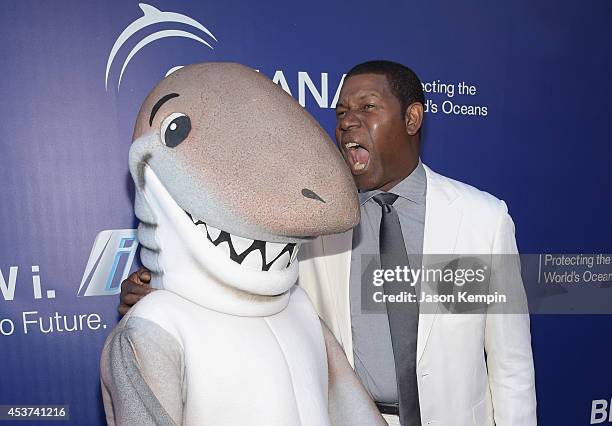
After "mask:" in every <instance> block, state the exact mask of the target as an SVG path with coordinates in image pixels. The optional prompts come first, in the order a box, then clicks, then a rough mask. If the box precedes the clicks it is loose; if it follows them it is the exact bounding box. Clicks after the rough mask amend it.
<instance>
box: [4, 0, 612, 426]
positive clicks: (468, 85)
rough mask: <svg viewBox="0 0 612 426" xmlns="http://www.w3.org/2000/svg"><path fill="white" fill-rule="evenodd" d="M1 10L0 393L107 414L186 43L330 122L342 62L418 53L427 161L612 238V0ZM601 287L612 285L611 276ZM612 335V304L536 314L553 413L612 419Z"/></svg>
mask: <svg viewBox="0 0 612 426" xmlns="http://www.w3.org/2000/svg"><path fill="white" fill-rule="evenodd" d="M0 10H1V15H0V22H1V25H0V52H1V58H2V59H1V62H0V99H1V102H0V119H1V124H0V182H1V183H0V238H1V242H2V244H1V246H0V272H1V273H2V275H1V278H2V279H1V280H0V289H1V297H0V365H1V369H0V404H67V405H69V406H70V420H69V424H75V425H97V424H103V423H104V415H103V409H102V405H101V402H100V401H101V396H100V389H99V375H98V360H99V355H100V351H101V347H102V344H103V342H104V339H105V337H106V335H107V334H108V332H109V331H110V329H111V328H112V327H113V325H114V324H115V323H116V321H117V319H118V315H117V304H118V296H117V292H118V288H119V284H120V282H121V279H122V277H123V276H125V275H126V274H127V273H128V271H129V270H130V268H131V269H134V268H135V267H136V266H137V256H136V257H135V256H134V254H135V252H136V249H137V246H138V243H137V241H136V240H135V238H134V233H133V231H132V229H133V228H135V225H136V223H135V219H134V217H133V214H132V197H133V186H132V183H131V179H130V177H129V175H128V168H127V154H128V149H129V146H130V142H131V135H132V126H133V122H134V119H135V116H136V114H137V112H138V108H139V107H140V104H141V102H142V100H143V99H144V97H145V95H146V94H147V92H148V91H149V90H150V88H151V87H153V85H154V84H155V83H156V82H158V81H159V80H160V79H161V78H163V77H164V75H166V73H168V72H169V71H171V70H172V69H173V68H175V67H177V66H181V65H184V64H188V63H193V62H202V61H237V62H241V63H244V64H246V65H249V66H251V67H253V68H255V69H258V70H260V72H262V73H263V74H265V75H267V76H268V77H270V78H271V79H273V80H274V81H275V82H276V83H278V84H279V85H281V86H282V88H283V89H285V90H286V91H287V92H289V93H290V94H291V95H292V96H294V97H295V98H296V99H298V100H299V102H300V103H301V104H302V105H303V106H305V108H307V109H308V111H310V112H311V113H312V114H313V115H314V116H315V118H317V119H318V120H319V121H320V122H321V123H322V125H323V126H324V127H325V128H326V130H328V131H329V132H330V134H333V133H332V132H333V128H334V121H335V117H334V106H335V103H336V100H337V96H338V92H339V88H340V86H341V82H342V78H343V73H344V72H346V70H348V69H349V68H350V67H351V66H352V65H354V64H356V63H358V62H362V61H365V60H369V59H378V58H385V59H391V60H395V61H399V62H402V63H404V64H407V65H409V66H410V67H412V68H414V69H415V70H416V71H417V73H418V74H419V75H420V77H421V79H422V81H423V83H424V88H425V91H426V97H427V105H426V110H427V113H426V120H425V125H424V131H423V135H424V152H423V158H424V161H425V162H426V163H427V164H429V165H430V166H431V167H432V168H433V169H434V170H437V171H438V172H441V173H443V174H445V175H448V176H451V177H453V178H456V179H459V180H462V181H465V182H469V183H471V184H473V185H475V186H477V187H479V188H481V189H484V190H486V191H489V192H491V193H493V194H495V195H497V196H498V197H500V198H502V199H504V200H505V201H506V202H507V203H508V206H509V209H510V213H511V214H512V216H513V218H514V220H515V222H516V230H517V238H518V244H519V249H520V250H521V252H524V253H591V254H593V253H610V252H612V214H611V212H612V201H611V200H612V179H611V177H612V172H611V169H612V168H611V160H612V149H611V148H610V144H611V143H612V124H611V123H612V107H611V106H610V105H611V102H612V83H611V79H612V47H611V45H612V43H611V42H612V2H610V1H608V0H605V1H603V0H602V1H595V0H594V1H589V2H570V1H562V2H558V1H535V2H534V1H527V0H517V1H512V2H486V1H475V0H468V1H463V2H453V1H432V2H416V1H397V0H395V1H379V2H369V1H364V0H353V1H351V2H339V1H338V2H328V1H319V0H317V1H308V2H281V1H275V0H272V1H260V2H248V1H244V0H243V1H238V0H224V1H212V0H211V1H197V2H196V1H193V2H187V1H171V0H155V1H153V0H151V1H150V2H148V3H140V4H139V3H138V2H136V1H53V2H50V1H23V0H22V1H16V0H15V1H9V0H5V1H2V2H1V3H0ZM254 113H265V109H263V108H262V110H260V111H254ZM247 149H248V147H247ZM601 297H602V298H603V299H606V298H607V300H608V301H609V302H608V303H609V304H610V305H612V290H607V291H606V290H605V289H603V288H602V290H601ZM611 335H612V317H611V316H609V315H571V314H570V313H569V312H568V313H567V314H558V315H533V316H532V336H533V350H534V357H535V367H536V384H537V397H538V417H539V423H540V424H542V425H572V426H573V425H585V424H599V423H604V424H607V423H610V422H612V417H608V414H609V412H612V410H609V405H610V404H611V399H612V368H611V365H612V364H611V362H610V360H611V359H612V339H611V338H610V336H611Z"/></svg>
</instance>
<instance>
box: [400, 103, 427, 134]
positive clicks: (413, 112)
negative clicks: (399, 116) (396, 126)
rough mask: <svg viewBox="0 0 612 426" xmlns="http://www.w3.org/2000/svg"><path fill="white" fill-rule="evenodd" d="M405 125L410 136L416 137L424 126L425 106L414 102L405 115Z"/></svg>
mask: <svg viewBox="0 0 612 426" xmlns="http://www.w3.org/2000/svg"><path fill="white" fill-rule="evenodd" d="M404 123H405V125H406V132H407V133H408V134H409V135H410V136H414V135H416V134H417V133H418V132H419V129H420V128H421V124H423V104H422V103H420V102H414V103H412V104H410V106H408V108H406V114H405V115H404Z"/></svg>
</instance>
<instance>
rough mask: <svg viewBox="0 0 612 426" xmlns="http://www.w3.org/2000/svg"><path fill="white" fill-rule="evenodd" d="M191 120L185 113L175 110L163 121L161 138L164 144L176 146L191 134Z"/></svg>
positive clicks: (171, 146)
mask: <svg viewBox="0 0 612 426" xmlns="http://www.w3.org/2000/svg"><path fill="white" fill-rule="evenodd" d="M190 131H191V120H190V119H189V117H187V116H186V115H185V114H183V113H180V112H174V113H172V114H170V115H169V116H168V117H166V118H164V120H163V121H162V123H161V139H162V142H163V143H164V145H166V146H167V147H170V148H174V147H175V146H177V145H178V144H180V143H181V142H183V141H184V140H185V138H186V137H187V136H188V135H189V132H190Z"/></svg>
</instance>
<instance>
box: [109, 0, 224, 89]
mask: <svg viewBox="0 0 612 426" xmlns="http://www.w3.org/2000/svg"><path fill="white" fill-rule="evenodd" d="M139 6H140V9H141V10H142V12H143V13H144V16H141V17H140V18H138V19H136V20H135V21H134V22H132V23H131V24H130V25H128V26H127V27H126V28H125V29H124V30H123V32H122V33H121V34H120V35H119V37H118V38H117V40H116V41H115V44H114V45H113V48H112V49H111V51H110V54H109V55H108V60H107V62H106V76H105V78H104V86H105V87H106V90H108V77H109V74H110V69H111V66H112V64H113V62H114V60H115V58H116V56H117V53H118V52H119V50H120V49H121V47H122V46H123V45H124V44H125V42H126V41H127V40H128V39H129V38H130V37H132V36H133V35H134V34H136V33H137V32H138V31H140V30H142V29H144V28H146V27H149V26H151V25H155V24H160V23H178V24H184V25H188V26H190V27H192V28H194V29H197V30H200V31H201V32H203V33H204V34H205V35H206V36H207V37H208V38H209V39H212V40H211V42H213V41H214V42H217V38H216V37H215V36H214V35H213V33H211V32H210V31H209V30H208V29H207V28H206V27H205V26H204V25H202V24H201V23H199V22H198V21H196V20H195V19H193V18H190V17H189V16H186V15H182V14H180V13H175V12H162V11H161V10H159V9H157V8H155V7H153V6H151V5H148V4H145V3H140V4H139ZM167 37H183V38H189V39H191V40H195V41H197V42H199V43H201V44H203V45H204V46H207V47H209V48H210V49H212V48H213V47H212V46H211V45H210V43H208V42H207V41H205V40H204V39H202V38H201V37H199V36H197V35H196V34H192V33H191V32H188V31H183V30H161V31H157V32H155V33H153V34H150V35H148V36H146V37H145V38H143V39H142V40H140V41H139V42H138V43H137V44H136V46H134V48H132V50H131V51H130V53H129V54H128V55H127V57H126V58H125V61H124V62H123V65H122V66H121V72H120V73H119V81H118V82H117V91H119V88H120V87H121V79H122V78H123V74H124V72H125V69H126V68H127V66H128V64H129V63H130V60H131V59H132V58H133V57H134V55H136V53H138V51H140V50H141V49H142V48H143V47H145V46H147V45H148V44H151V43H153V42H154V41H157V40H160V39H162V38H167ZM178 68H180V67H176V68H173V69H171V70H170V71H169V72H168V74H169V73H170V72H172V71H174V70H176V69H178Z"/></svg>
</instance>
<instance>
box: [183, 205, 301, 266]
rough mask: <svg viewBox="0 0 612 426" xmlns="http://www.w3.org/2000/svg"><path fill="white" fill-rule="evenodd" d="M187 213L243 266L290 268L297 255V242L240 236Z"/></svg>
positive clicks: (212, 239) (211, 239)
mask: <svg viewBox="0 0 612 426" xmlns="http://www.w3.org/2000/svg"><path fill="white" fill-rule="evenodd" d="M185 213H186V214H187V216H188V217H189V219H191V221H192V222H193V224H194V225H195V226H196V228H198V229H199V230H200V232H202V233H203V234H204V235H205V236H206V238H207V239H208V240H209V241H210V242H211V243H213V245H214V246H216V247H218V248H219V249H221V250H223V251H224V252H225V253H226V254H227V255H228V256H229V257H230V259H232V260H233V261H234V262H237V263H239V264H241V265H242V266H245V267H248V268H251V269H257V270H260V271H275V270H276V271H278V270H282V269H285V268H288V267H289V265H291V263H292V262H293V261H294V260H295V258H296V257H297V252H298V249H299V245H297V244H295V243H288V244H287V243H273V242H270V241H262V240H251V239H249V238H244V237H239V236H237V235H233V234H230V233H229V232H227V231H222V230H220V229H217V228H215V227H213V226H210V225H208V224H206V223H205V222H204V221H202V220H199V219H196V218H194V217H193V216H192V215H191V214H190V213H188V212H187V211H185Z"/></svg>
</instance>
